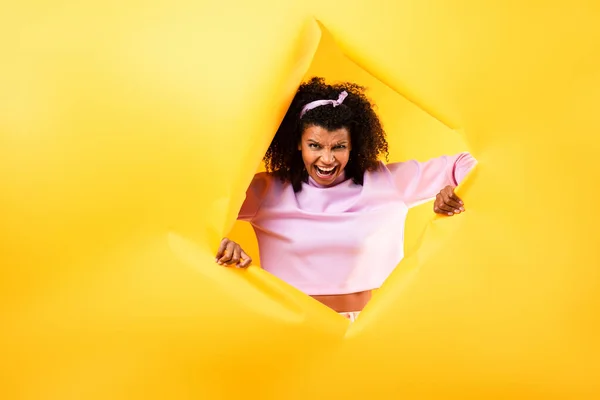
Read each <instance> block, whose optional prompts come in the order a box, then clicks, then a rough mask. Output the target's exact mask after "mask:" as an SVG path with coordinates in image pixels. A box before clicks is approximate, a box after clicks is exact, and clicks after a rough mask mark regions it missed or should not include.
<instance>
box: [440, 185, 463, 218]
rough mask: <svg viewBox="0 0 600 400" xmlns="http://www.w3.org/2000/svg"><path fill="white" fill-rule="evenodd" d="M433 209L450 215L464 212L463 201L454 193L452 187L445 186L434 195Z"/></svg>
mask: <svg viewBox="0 0 600 400" xmlns="http://www.w3.org/2000/svg"><path fill="white" fill-rule="evenodd" d="M433 211H435V212H436V213H437V214H443V215H450V216H452V215H454V214H460V213H461V212H464V211H465V207H464V205H463V201H462V200H461V199H460V198H459V197H458V196H457V195H456V194H455V193H454V187H453V186H446V187H445V188H443V189H442V190H441V191H440V192H439V193H438V194H437V196H435V203H434V204H433Z"/></svg>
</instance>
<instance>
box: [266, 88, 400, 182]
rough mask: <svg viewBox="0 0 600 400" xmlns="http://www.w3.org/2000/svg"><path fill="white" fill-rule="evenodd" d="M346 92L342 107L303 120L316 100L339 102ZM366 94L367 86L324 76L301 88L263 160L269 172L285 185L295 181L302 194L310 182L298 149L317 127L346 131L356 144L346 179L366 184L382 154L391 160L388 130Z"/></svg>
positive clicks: (313, 113) (316, 110) (321, 109)
mask: <svg viewBox="0 0 600 400" xmlns="http://www.w3.org/2000/svg"><path fill="white" fill-rule="evenodd" d="M344 90H345V91H346V92H347V93H348V97H346V99H345V100H344V102H343V103H342V104H341V105H339V106H338V107H333V106H331V105H326V106H321V107H317V108H314V109H312V110H309V111H307V112H306V114H304V116H303V117H302V119H300V118H299V117H300V111H301V110H302V107H304V106H305V105H306V104H308V103H310V102H312V101H315V100H328V99H331V100H336V99H337V98H338V96H339V94H340V93H341V92H342V91H344ZM364 91H365V88H364V87H362V86H359V85H357V84H354V83H350V82H345V83H339V84H334V85H330V84H326V83H325V80H324V79H323V78H320V77H314V78H311V79H310V80H309V81H307V82H305V83H303V84H302V85H300V87H299V88H298V91H297V92H296V95H295V97H294V99H293V100H292V104H291V105H290V107H289V109H288V111H287V113H286V115H285V117H284V118H283V121H282V122H281V125H280V126H279V129H278V130H277V133H276V134H275V137H274V138H273V141H272V142H271V145H270V146H269V149H268V150H267V153H266V154H265V157H264V159H263V161H264V163H265V166H266V169H267V172H270V173H272V174H273V175H275V176H277V177H279V178H280V179H281V180H282V181H284V182H286V181H287V182H291V184H292V186H293V188H294V191H295V192H299V191H300V190H301V189H302V182H306V181H307V180H308V173H307V172H306V169H305V168H304V162H303V161H302V154H301V153H300V151H299V150H298V143H300V140H301V137H302V132H304V129H306V128H307V127H309V126H313V125H315V126H319V127H322V128H324V129H327V130H337V129H340V128H346V129H348V131H349V132H350V141H351V143H352V150H351V152H350V158H349V160H348V164H347V165H346V169H345V173H346V177H348V178H351V179H352V180H353V181H354V182H355V183H356V184H358V185H362V184H363V177H364V173H365V171H368V170H374V169H376V168H377V166H378V163H379V161H378V159H379V156H380V155H382V154H383V155H385V157H386V159H387V157H388V143H387V140H386V135H385V131H384V130H383V127H382V124H381V122H380V121H379V117H378V116H377V114H376V113H375V111H374V109H373V105H372V104H371V102H370V101H369V99H368V98H367V97H366V96H365V94H364Z"/></svg>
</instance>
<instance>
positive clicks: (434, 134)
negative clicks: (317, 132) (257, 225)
mask: <svg viewBox="0 0 600 400" xmlns="http://www.w3.org/2000/svg"><path fill="white" fill-rule="evenodd" d="M599 17H600V6H598V5H597V4H596V3H595V2H592V1H571V2H562V1H530V2H527V3H518V2H513V1H505V2H494V3H490V2H488V3H484V2H480V1H474V0H472V1H469V0H460V1H454V2H448V1H442V0H430V1H417V0H412V1H401V2H377V3H375V2H367V1H357V0H349V1H347V2H344V3H343V6H341V5H337V2H334V1H323V0H321V1H316V0H315V1H313V0H309V1H290V2H279V3H275V2H270V1H266V0H257V1H253V2H251V3H247V2H241V1H221V2H215V3H207V2H189V1H183V0H171V1H164V0H156V1H153V2H143V3H142V2H127V3H120V2H116V1H113V2H111V1H105V2H98V3H93V2H92V3H90V2H85V3H81V2H74V1H63V2H58V3H57V2H53V3H46V2H40V1H24V2H19V3H11V4H5V5H3V7H2V14H1V16H0V49H1V52H2V53H1V59H0V61H1V62H0V87H1V88H2V91H1V94H0V193H1V195H0V210H1V211H0V218H1V219H0V226H2V229H1V230H0V243H1V244H0V266H1V274H2V275H1V276H0V317H1V323H2V329H1V330H0V346H1V347H0V350H1V353H2V361H1V363H0V379H1V381H0V382H1V384H0V395H1V397H2V398H6V399H12V398H18V399H21V398H24V399H34V398H35V399H38V398H44V399H54V398H57V399H58V398H60V399H65V398H77V399H81V398H85V399H91V398H102V399H107V398H111V399H116V398H123V399H132V398H136V399H137V398H144V399H147V398H176V399H187V398H211V399H212V398H241V397H242V396H244V397H255V398H274V399H275V398H277V399H279V398H298V399H305V398H404V399H408V398H411V399H423V398H444V399H448V398H456V399H466V398H474V399H481V398H523V399H532V398H543V399H549V398H568V399H573V398H577V399H588V398H597V397H598V395H599V392H600V379H599V375H600V365H599V364H600V361H599V360H600V340H599V339H598V338H599V337H600V332H599V325H600V312H599V306H600V295H599V294H598V293H599V290H598V289H600V287H599V286H600V285H599V275H600V272H599V266H600V251H599V250H598V235H597V227H598V222H600V221H599V219H598V213H597V211H596V210H595V208H596V206H595V202H596V199H597V198H598V195H599V194H600V193H599V191H598V189H597V185H598V181H599V174H598V172H599V171H598V170H599V169H598V167H597V166H596V159H597V154H598V151H599V150H600V140H599V139H598V135H597V132H598V128H600V114H598V113H597V108H598V104H600V58H599V56H598V48H600V28H599V27H598V24H597V21H598V18H599ZM314 18H316V19H317V20H319V21H320V22H321V23H322V24H323V26H324V27H326V28H327V30H328V31H330V32H331V35H332V37H330V36H329V34H328V32H327V31H323V30H322V29H321V28H320V27H319V26H318V25H317V23H316V22H315V20H314ZM333 38H335V40H336V42H337V46H339V48H338V47H336V45H334V43H333V42H332V41H333ZM342 52H343V54H345V55H346V56H347V57H348V58H349V59H346V58H345V57H344V56H343V55H342ZM350 60H352V61H350ZM314 74H319V75H324V76H327V77H328V78H330V79H335V80H356V81H358V82H359V83H363V84H365V85H366V86H368V87H369V89H370V92H369V93H370V96H371V97H372V98H373V100H374V101H375V102H376V103H377V104H378V106H379V111H380V114H381V116H382V119H383V121H384V124H385V127H386V130H387V132H388V135H389V138H390V145H391V160H392V161H395V160H401V159H407V158H418V159H426V158H428V157H433V156H436V155H439V154H441V153H451V152H455V151H462V150H465V149H468V150H470V151H472V152H473V154H474V155H475V156H476V158H477V159H478V160H479V162H480V163H479V165H478V167H477V169H476V171H475V172H474V174H473V175H472V176H471V177H470V178H469V179H468V181H467V182H466V183H465V185H464V186H463V187H461V188H460V189H459V194H460V195H461V196H462V197H463V198H464V200H465V202H466V207H467V212H466V213H465V214H464V215H460V216H457V217H453V218H438V217H435V216H433V215H432V213H431V212H430V205H424V206H422V207H419V208H418V209H416V210H414V212H411V214H410V216H409V223H408V226H407V232H408V233H407V235H408V238H407V244H406V245H407V248H408V249H409V251H408V253H407V257H406V259H405V260H404V261H403V262H402V263H401V264H400V266H399V267H398V268H397V270H396V272H395V273H394V274H393V275H392V276H391V277H390V279H389V280H388V281H387V282H386V284H385V285H384V287H383V288H382V289H381V290H380V291H378V293H377V296H376V298H375V299H374V300H373V301H372V302H371V303H370V304H369V305H368V307H367V309H366V310H365V311H364V312H363V314H361V318H360V319H359V320H358V321H357V322H356V323H355V324H352V325H351V326H350V327H349V326H348V323H347V322H346V321H345V320H344V319H342V318H340V317H339V316H337V315H335V313H333V312H331V311H330V310H328V309H326V308H325V307H323V306H320V305H319V304H316V302H314V301H312V300H310V299H309V298H307V297H306V296H304V295H303V294H301V293H298V292H297V291H295V290H293V289H292V288H290V287H288V286H286V285H284V284H283V283H281V282H279V281H277V280H276V279H274V278H273V277H271V276H270V275H268V274H267V273H265V272H264V271H262V270H261V269H260V268H258V267H251V268H250V269H249V270H246V271H238V270H233V269H226V268H220V267H218V266H216V265H215V264H214V252H215V250H216V247H217V244H218V242H219V240H220V238H221V237H222V235H225V234H228V233H229V232H230V230H231V229H232V228H233V229H234V232H233V234H234V235H237V236H238V237H240V238H241V239H243V240H247V241H248V242H249V243H251V242H252V241H253V240H254V239H253V236H252V233H251V232H250V231H249V230H248V229H247V228H248V227H244V226H240V224H235V223H234V220H235V214H236V212H237V209H238V208H239V206H240V204H241V202H242V201H243V195H244V191H245V187H246V186H247V184H248V182H249V181H250V179H251V177H252V175H253V174H254V172H255V171H256V170H257V169H259V168H260V159H261V157H262V155H263V154H264V151H265V150H266V148H267V147H268V144H269V142H270V139H271V137H272V135H273V133H274V132H275V130H276V128H277V126H278V124H279V121H280V120H281V118H282V116H283V114H284V113H285V110H286V108H287V106H288V104H289V102H290V100H291V98H292V96H293V94H294V91H295V89H296V87H297V85H298V84H299V83H300V81H301V80H302V79H303V78H304V77H306V76H309V75H314ZM253 251H255V249H253ZM255 257H256V255H255Z"/></svg>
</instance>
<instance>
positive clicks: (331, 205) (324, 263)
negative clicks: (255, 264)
mask: <svg viewBox="0 0 600 400" xmlns="http://www.w3.org/2000/svg"><path fill="white" fill-rule="evenodd" d="M475 164H476V160H475V159H474V158H473V157H472V156H471V155H470V154H469V153H461V154H457V155H454V156H442V157H438V158H434V159H431V160H429V161H425V162H418V161H414V160H411V161H406V162H399V163H390V164H384V163H383V162H380V164H379V166H378V168H377V169H376V170H374V171H368V172H366V173H365V175H364V182H363V185H357V184H355V183H354V182H353V180H352V179H346V178H345V177H344V176H343V174H342V175H341V176H339V177H338V178H337V179H336V181H335V183H334V184H333V185H332V186H329V187H322V186H319V185H318V184H317V183H316V182H315V181H314V180H312V179H310V178H309V180H308V182H306V183H303V186H302V190H301V191H299V192H298V193H295V192H294V190H293V188H292V185H291V184H290V183H288V182H285V183H284V182H282V181H281V180H280V179H278V178H276V177H274V176H273V175H271V174H268V173H266V172H261V173H258V174H256V175H255V176H254V178H253V180H252V182H251V184H250V186H249V188H248V190H247V192H246V199H245V201H244V203H243V205H242V207H241V210H240V212H239V214H238V219H239V220H243V221H248V222H250V223H251V224H252V226H253V228H254V231H255V233H256V237H257V241H258V245H259V253H260V264H261V266H262V268H263V269H265V270H266V271H268V272H269V273H271V274H273V275H275V276H276V277H278V278H280V279H281V280H283V281H285V282H287V283H288V284H290V285H291V286H293V287H295V288H297V289H298V290H300V291H302V292H304V293H306V294H308V295H335V294H347V293H355V292H360V291H364V290H371V289H376V288H379V287H380V286H381V284H382V283H383V281H384V280H385V279H386V278H387V277H388V276H389V275H390V273H391V272H392V271H393V270H394V268H395V267H396V266H397V265H398V263H399V262H400V261H401V260H402V258H403V257H404V224H405V220H406V215H407V212H408V210H409V208H410V207H413V206H415V205H418V204H420V203H422V202H425V201H428V200H431V199H432V198H435V196H436V195H437V194H438V193H439V192H440V190H441V189H443V188H444V187H446V186H447V185H452V186H456V185H458V183H460V181H461V180H462V179H463V178H464V177H465V175H466V174H467V173H468V172H469V170H470V169H471V168H472V167H473V166H474V165H475Z"/></svg>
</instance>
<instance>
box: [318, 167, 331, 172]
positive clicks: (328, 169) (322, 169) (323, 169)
mask: <svg viewBox="0 0 600 400" xmlns="http://www.w3.org/2000/svg"><path fill="white" fill-rule="evenodd" d="M317 168H319V169H320V170H321V171H325V172H331V171H333V169H334V168H335V167H331V168H323V167H317Z"/></svg>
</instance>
